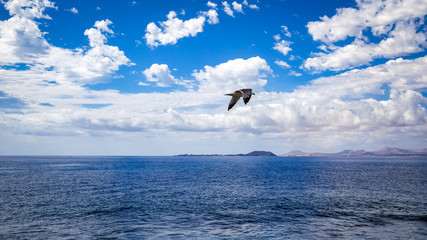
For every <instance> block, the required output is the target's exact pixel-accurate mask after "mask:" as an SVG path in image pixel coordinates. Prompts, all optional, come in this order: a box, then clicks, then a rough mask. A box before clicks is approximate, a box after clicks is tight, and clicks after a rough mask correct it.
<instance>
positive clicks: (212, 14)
mask: <svg viewBox="0 0 427 240" xmlns="http://www.w3.org/2000/svg"><path fill="white" fill-rule="evenodd" d="M205 15H206V16H207V17H208V23H209V24H217V23H219V20H218V13H217V11H216V10H214V9H211V10H209V11H207V12H205Z"/></svg>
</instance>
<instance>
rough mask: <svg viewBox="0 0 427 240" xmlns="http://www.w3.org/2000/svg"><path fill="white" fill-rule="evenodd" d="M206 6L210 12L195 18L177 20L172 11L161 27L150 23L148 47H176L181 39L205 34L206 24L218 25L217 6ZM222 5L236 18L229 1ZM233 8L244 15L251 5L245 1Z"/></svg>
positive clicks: (208, 4) (160, 23)
mask: <svg viewBox="0 0 427 240" xmlns="http://www.w3.org/2000/svg"><path fill="white" fill-rule="evenodd" d="M206 5H207V6H208V7H210V8H211V9H210V10H208V11H200V12H199V15H198V16H197V17H195V18H191V19H188V20H181V19H179V18H177V14H176V12H174V11H170V12H169V14H168V15H167V19H168V20H166V21H162V22H159V23H158V24H159V26H158V25H157V24H156V23H154V22H150V23H149V24H148V25H147V27H146V29H145V32H146V33H145V36H144V38H145V40H146V42H147V45H148V46H150V47H158V46H160V45H163V46H164V45H169V44H171V45H174V44H176V43H177V42H178V40H179V39H181V38H185V37H190V36H191V37H195V36H196V35H197V34H198V33H200V32H203V28H204V25H205V22H207V23H208V24H218V23H219V19H218V12H217V11H216V8H217V4H215V3H212V2H210V1H208V2H207V4H206ZM222 5H223V7H224V11H225V13H227V14H228V15H230V16H232V17H234V12H233V10H232V9H231V6H230V4H228V2H227V1H223V2H222ZM232 6H233V9H234V10H235V11H236V12H241V13H243V7H244V6H245V7H246V6H249V7H250V6H251V5H248V4H247V2H246V1H245V2H243V3H242V4H239V3H237V2H233V3H232ZM250 8H252V7H250Z"/></svg>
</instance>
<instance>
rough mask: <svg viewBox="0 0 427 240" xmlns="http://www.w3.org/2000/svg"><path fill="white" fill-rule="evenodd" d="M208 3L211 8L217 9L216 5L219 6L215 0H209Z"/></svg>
mask: <svg viewBox="0 0 427 240" xmlns="http://www.w3.org/2000/svg"><path fill="white" fill-rule="evenodd" d="M206 5H207V6H208V7H210V8H215V9H216V7H217V4H216V3H213V2H211V1H208V2H207V3H206Z"/></svg>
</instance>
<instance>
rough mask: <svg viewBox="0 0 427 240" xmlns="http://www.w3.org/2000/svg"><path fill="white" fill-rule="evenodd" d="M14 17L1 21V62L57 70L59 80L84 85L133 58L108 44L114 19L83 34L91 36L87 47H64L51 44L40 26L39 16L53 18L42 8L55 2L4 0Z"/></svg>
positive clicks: (109, 72)
mask: <svg viewBox="0 0 427 240" xmlns="http://www.w3.org/2000/svg"><path fill="white" fill-rule="evenodd" d="M5 6H6V8H7V9H9V12H10V14H11V15H12V17H11V18H9V19H7V20H4V21H1V22H0V49H1V51H2V53H3V54H1V56H0V63H1V64H2V65H15V64H23V65H26V66H28V67H29V68H30V70H33V69H34V70H37V71H39V72H40V73H41V74H42V73H46V72H48V71H50V72H56V73H57V74H59V76H60V77H58V79H57V80H56V81H76V82H80V83H82V84H85V83H91V82H96V81H99V80H100V79H101V78H102V77H105V76H107V75H109V74H112V73H113V72H115V71H117V70H118V68H119V67H120V66H121V65H130V64H131V62H130V60H129V59H128V58H127V57H126V56H125V55H124V53H123V52H122V51H120V50H119V49H118V48H117V47H115V46H110V45H107V44H106V42H107V38H106V37H105V36H104V34H103V33H104V32H107V33H113V31H112V30H111V29H110V28H109V27H108V26H109V25H110V24H112V22H111V21H110V20H108V19H107V20H102V21H97V22H95V25H94V27H95V28H90V29H87V30H86V31H85V32H84V34H85V35H86V36H87V37H88V39H89V46H90V48H88V49H87V50H83V49H80V48H78V49H64V48H58V47H55V46H53V45H51V44H49V43H48V42H47V41H46V40H45V39H44V33H42V32H41V31H40V29H39V28H38V23H37V22H36V21H35V19H37V18H47V19H49V18H50V17H49V16H47V15H44V13H43V11H44V10H45V9H46V8H48V7H50V8H53V7H54V5H53V3H51V2H49V1H8V2H7V3H5Z"/></svg>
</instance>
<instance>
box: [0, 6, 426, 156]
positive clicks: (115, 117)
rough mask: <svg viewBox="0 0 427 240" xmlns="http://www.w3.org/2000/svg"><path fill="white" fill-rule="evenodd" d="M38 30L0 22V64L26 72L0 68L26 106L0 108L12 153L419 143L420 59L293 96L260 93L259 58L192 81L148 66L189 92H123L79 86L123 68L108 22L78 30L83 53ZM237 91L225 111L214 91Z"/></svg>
mask: <svg viewBox="0 0 427 240" xmlns="http://www.w3.org/2000/svg"><path fill="white" fill-rule="evenodd" d="M14 11H15V12H20V11H19V10H14ZM34 12H36V13H31V14H30V13H25V15H28V16H44V15H43V11H41V12H40V11H39V9H36V10H35V11H34ZM44 17H46V16H44ZM37 24H38V23H36V22H35V21H34V19H32V18H30V19H29V18H25V17H22V16H12V17H11V18H10V19H8V20H4V21H1V22H0V34H1V35H0V51H1V52H2V54H1V55H0V62H1V66H14V65H15V64H23V65H25V66H26V69H25V70H17V69H14V68H13V67H12V68H3V67H2V68H0V89H1V92H2V93H1V94H2V96H4V97H7V98H10V99H18V100H16V101H19V102H20V103H22V105H24V106H25V107H21V108H20V106H11V107H14V108H18V109H17V111H10V109H6V110H5V109H0V111H1V114H0V129H1V131H0V139H1V140H2V142H9V141H7V139H8V138H10V136H13V140H12V141H16V142H17V143H16V146H19V147H20V149H21V150H22V149H23V147H22V146H34V145H31V144H28V142H30V141H33V142H43V143H48V142H49V141H50V142H54V143H56V142H58V139H61V140H63V139H68V140H69V139H74V140H75V139H79V140H80V139H86V141H89V140H87V139H90V141H91V142H92V143H91V144H94V143H93V142H100V143H99V144H100V145H101V144H104V143H106V142H105V141H106V140H105V139H108V138H109V139H111V142H112V143H110V144H109V145H108V146H116V144H117V140H124V141H123V142H127V143H128V142H134V141H131V140H136V139H147V140H146V142H147V143H148V144H149V146H150V148H152V147H153V145H152V142H153V141H156V142H159V145H158V146H159V147H158V150H157V152H154V153H156V154H165V152H164V151H165V150H164V141H162V140H167V141H168V142H170V143H173V142H174V139H175V142H176V143H178V142H182V141H185V140H183V139H193V140H192V141H193V143H195V144H200V143H199V142H200V141H203V139H208V140H206V141H205V143H209V144H212V143H214V144H215V143H218V144H222V145H224V146H226V145H230V143H235V142H236V141H239V142H243V143H249V142H250V141H253V146H257V147H258V146H260V145H259V144H263V143H265V142H264V140H265V141H269V142H268V143H273V142H275V143H278V148H277V149H278V150H279V151H280V150H281V149H280V148H279V147H280V146H282V147H283V145H284V144H291V145H290V146H293V145H292V144H295V142H298V143H301V142H302V143H304V144H305V146H310V147H313V148H314V147H316V148H319V147H320V148H322V147H324V148H331V147H332V148H341V147H343V146H344V147H345V146H352V145H354V144H355V143H358V144H360V142H361V139H363V141H366V146H372V142H374V143H376V144H382V143H384V141H385V140H384V139H387V140H386V141H387V142H388V143H390V144H393V145H394V144H396V145H397V144H401V141H402V139H405V141H406V142H407V144H412V145H411V146H414V145H413V144H417V145H423V146H425V144H427V141H426V139H427V111H426V109H425V106H426V104H427V99H426V98H425V97H424V96H423V95H422V94H421V93H420V92H421V91H424V89H425V88H426V87H427V68H426V67H425V66H426V65H427V57H425V56H424V57H420V58H416V59H412V60H404V59H401V58H398V59H396V60H391V61H388V62H387V63H385V64H380V65H378V66H374V67H369V68H366V69H356V70H351V71H347V72H344V73H341V74H339V75H336V76H332V77H323V78H318V79H315V80H313V81H311V82H310V83H308V84H307V85H305V86H300V87H298V88H297V89H296V90H294V91H292V92H266V91H265V90H264V88H265V87H266V84H267V80H268V78H269V77H270V76H272V75H273V73H272V70H271V69H270V67H269V65H268V63H267V62H266V60H264V59H262V58H260V57H253V58H249V59H233V60H229V61H226V62H224V63H220V64H218V65H216V66H205V67H204V68H202V69H198V70H194V72H193V74H192V77H193V79H192V81H191V82H185V81H183V80H182V79H180V78H176V77H174V76H172V74H171V71H170V70H169V67H168V66H167V65H162V64H157V65H155V64H153V65H152V66H151V67H150V68H149V69H147V70H146V71H147V76H148V78H151V80H152V81H153V83H155V84H159V83H160V84H165V83H167V84H190V83H191V85H194V88H192V89H191V88H190V89H186V90H185V91H179V90H178V91H173V92H163V93H137V94H131V93H121V92H119V91H117V90H98V91H97V90H91V89H89V88H87V87H85V84H86V83H93V82H96V81H97V79H98V78H102V77H105V76H106V75H108V74H114V73H115V72H116V71H117V69H118V68H119V67H120V66H122V65H129V64H130V61H129V59H127V58H126V56H125V55H124V53H123V52H122V51H120V50H119V49H118V48H117V47H115V46H110V45H107V38H106V36H105V35H104V34H105V33H109V34H114V32H113V31H112V29H111V28H110V27H111V25H112V23H111V22H110V21H109V20H103V21H97V22H95V24H94V27H93V28H90V29H88V30H86V31H85V34H86V36H87V37H88V39H89V46H90V47H88V48H87V50H83V49H63V48H59V47H55V46H53V45H51V44H49V43H48V42H47V41H46V39H44V35H43V34H42V33H41V32H40V29H38V27H37V26H38V25H37ZM405 26H406V25H404V24H403V25H402V26H401V27H402V28H403V27H405ZM21 29H26V30H27V32H24V33H21V32H22V31H21V32H20V31H19V30H21ZM390 31H393V29H390ZM402 31H403V30H402ZM397 32H399V33H400V32H401V31H400V30H396V33H397ZM409 36H411V38H412V37H413V36H414V35H409ZM395 38H396V39H397V38H399V37H398V36H397V35H396V37H395ZM22 39H24V40H25V41H21V40H22ZM279 41H280V35H279ZM409 41H411V40H409ZM12 43H13V44H12ZM384 44H385V43H384ZM378 45H380V43H379V44H378ZM361 46H363V44H361ZM148 78H147V79H148ZM145 84H146V83H143V82H141V84H140V85H145ZM246 87H250V88H253V89H254V91H255V92H256V95H255V96H253V98H252V99H251V101H250V102H249V103H248V104H247V105H244V104H243V103H242V102H241V101H240V102H239V103H238V105H236V107H234V108H233V109H232V110H231V111H230V112H227V104H228V101H229V97H227V96H224V95H223V94H224V93H227V92H230V91H234V90H236V89H238V88H246ZM266 89H267V88H266ZM373 95H379V96H381V98H382V99H384V100H376V99H374V98H373V97H372V96H373ZM86 104H89V105H94V106H95V108H90V107H88V105H86ZM83 106H86V107H83ZM97 106H98V107H97ZM242 116H245V117H244V118H242ZM254 136H255V137H254ZM260 137H262V139H263V141H262V142H263V143H260V142H259V139H260ZM177 139H179V140H177ZM268 139H270V140H268ZM22 143H27V145H25V144H24V145H20V144H22ZM73 143H74V144H80V142H79V143H76V142H75V141H74V142H73ZM138 143H140V142H138ZM368 143H369V144H368ZM362 144H363V143H362ZM45 145H48V144H45ZM123 145H125V144H123ZM242 145H244V146H246V144H242ZM49 146H50V145H49ZM136 146H138V147H139V144H136ZM264 146H267V145H264ZM358 146H360V145H358ZM154 147H155V146H154ZM234 147H235V146H234V145H233V148H231V149H232V151H235V148H234ZM102 148H104V149H105V148H108V147H106V146H105V145H103V146H102ZM102 148H101V147H100V149H102ZM80 149H81V148H80ZM6 150H7V149H6V145H2V146H0V151H6ZM78 150H79V149H77V150H75V151H73V152H74V153H75V152H76V151H78ZM211 150H212V149H211ZM18 151H19V150H18ZM100 151H102V150H100ZM147 151H148V152H149V150H147ZM175 151H177V150H175ZM212 151H215V150H212ZM71 153H72V152H71ZM100 153H101V152H100ZM143 153H145V152H142V154H143ZM150 153H152V152H150ZM279 153H280V152H279ZM139 154H141V152H139Z"/></svg>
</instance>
